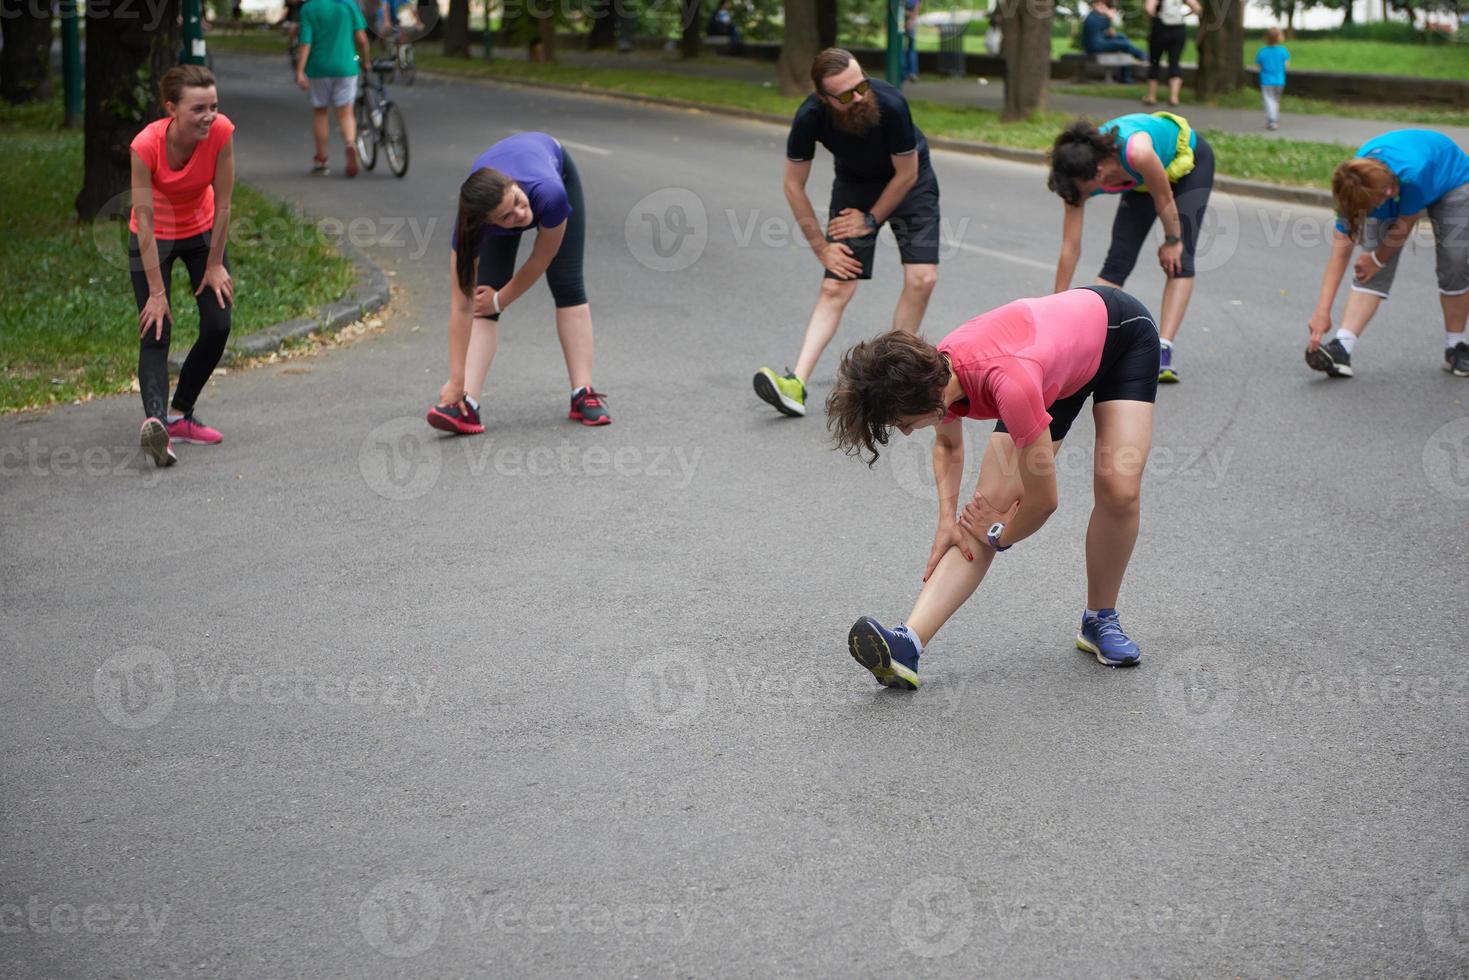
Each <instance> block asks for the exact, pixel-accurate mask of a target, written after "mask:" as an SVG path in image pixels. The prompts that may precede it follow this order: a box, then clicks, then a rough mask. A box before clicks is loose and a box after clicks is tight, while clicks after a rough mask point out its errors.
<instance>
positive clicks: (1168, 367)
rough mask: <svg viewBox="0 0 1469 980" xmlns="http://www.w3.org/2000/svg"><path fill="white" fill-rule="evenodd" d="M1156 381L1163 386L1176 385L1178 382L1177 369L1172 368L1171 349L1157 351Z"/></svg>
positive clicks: (1165, 348)
mask: <svg viewBox="0 0 1469 980" xmlns="http://www.w3.org/2000/svg"><path fill="white" fill-rule="evenodd" d="M1158 380H1159V381H1160V382H1162V383H1163V384H1177V383H1178V382H1179V380H1180V378H1179V374H1178V368H1176V367H1174V366H1173V348H1172V347H1164V348H1162V349H1160V350H1159V351H1158Z"/></svg>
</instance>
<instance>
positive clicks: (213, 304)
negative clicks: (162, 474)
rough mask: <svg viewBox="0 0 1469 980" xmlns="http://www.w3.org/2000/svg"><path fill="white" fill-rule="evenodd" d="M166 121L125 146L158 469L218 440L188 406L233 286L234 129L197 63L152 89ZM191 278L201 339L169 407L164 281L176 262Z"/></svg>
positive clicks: (205, 376) (147, 404) (144, 379)
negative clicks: (184, 449) (178, 450)
mask: <svg viewBox="0 0 1469 980" xmlns="http://www.w3.org/2000/svg"><path fill="white" fill-rule="evenodd" d="M159 89H160V91H161V94H162V97H163V108H164V110H165V111H166V112H167V113H168V115H166V116H164V117H163V118H162V119H159V120H157V121H155V122H152V123H149V124H148V125H147V126H145V127H143V131H142V132H141V133H139V134H138V135H137V137H136V138H135V139H134V140H133V143H132V153H131V158H132V187H133V213H132V221H131V224H130V226H129V227H130V228H131V230H132V235H131V236H129V240H128V261H129V268H130V269H131V270H132V278H133V293H134V295H135V296H136V297H137V300H138V335H139V337H140V338H141V341H142V346H141V349H140V350H139V352H138V387H139V388H140V389H141V391H142V394H143V414H144V415H145V416H146V419H145V421H144V422H143V430H142V435H141V441H142V445H143V448H144V449H145V450H146V451H147V452H148V455H149V456H151V457H152V458H153V462H154V463H155V464H157V465H158V466H172V465H173V464H174V463H176V462H178V457H177V456H175V455H174V452H173V441H174V440H175V439H177V440H178V441H180V442H193V443H201V444H209V443H216V442H219V441H220V440H221V439H222V438H223V437H222V436H221V435H220V434H219V433H218V432H217V431H215V430H214V429H211V428H210V427H209V426H207V425H205V424H203V423H202V422H200V421H199V420H198V419H197V418H195V416H194V402H195V401H196V400H197V399H198V397H199V393H200V392H201V391H203V390H204V385H205V383H206V382H208V380H209V376H210V375H211V374H212V373H213V372H214V368H215V366H216V365H218V364H219V358H220V356H221V355H222V354H223V353H224V344H225V341H226V340H227V339H228V338H229V335H230V309H231V307H233V306H234V293H235V286H234V282H233V280H231V279H230V273H229V264H228V262H227V260H226V257H225V240H226V239H227V237H228V234H229V221H230V195H231V194H232V193H233V192H234V186H235V153H234V145H235V144H234V138H233V136H232V135H231V134H232V133H234V131H235V126H234V124H233V123H231V122H230V121H229V119H227V118H225V116H224V115H223V114H222V113H220V111H219V97H218V95H217V94H216V93H215V87H214V75H213V74H211V73H210V71H209V70H208V69H206V68H202V67H200V66H198V65H178V66H176V67H174V68H170V69H169V70H168V72H167V73H165V74H164V76H163V79H162V81H161V82H159ZM178 259H182V260H183V263H184V267H185V268H187V269H188V270H189V283H190V285H192V286H193V289H194V297H195V302H196V303H197V304H198V307H199V339H198V340H197V341H195V342H194V346H193V347H192V348H190V350H189V356H188V358H187V359H186V360H185V361H184V366H183V369H182V370H181V371H179V381H178V387H177V388H176V389H174V393H173V409H174V413H173V414H172V415H169V414H168V413H167V405H168V344H169V335H170V333H171V332H172V328H173V313H172V312H171V310H170V308H169V303H168V293H169V280H170V278H171V276H172V273H173V264H174V262H175V260H178Z"/></svg>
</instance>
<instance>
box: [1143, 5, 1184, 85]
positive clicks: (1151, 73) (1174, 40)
mask: <svg viewBox="0 0 1469 980" xmlns="http://www.w3.org/2000/svg"><path fill="white" fill-rule="evenodd" d="M1186 30H1187V29H1186V28H1185V26H1184V25H1183V24H1162V23H1159V22H1158V21H1156V20H1154V21H1153V32H1152V33H1151V34H1149V35H1148V79H1149V80H1150V81H1157V80H1158V78H1159V77H1160V76H1161V75H1162V74H1163V56H1164V55H1165V54H1166V55H1167V56H1168V77H1169V78H1170V79H1172V78H1179V77H1181V76H1182V75H1183V69H1182V68H1180V67H1179V65H1178V62H1179V59H1181V58H1182V57H1183V45H1184V42H1185V41H1187V40H1188V35H1187V33H1186Z"/></svg>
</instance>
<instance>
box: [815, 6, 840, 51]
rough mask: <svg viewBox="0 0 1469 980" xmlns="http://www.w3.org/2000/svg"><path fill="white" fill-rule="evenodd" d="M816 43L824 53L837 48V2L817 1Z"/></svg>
mask: <svg viewBox="0 0 1469 980" xmlns="http://www.w3.org/2000/svg"><path fill="white" fill-rule="evenodd" d="M816 43H817V44H819V45H820V46H821V47H820V50H823V51H824V50H826V49H827V48H834V47H836V43H837V0H816Z"/></svg>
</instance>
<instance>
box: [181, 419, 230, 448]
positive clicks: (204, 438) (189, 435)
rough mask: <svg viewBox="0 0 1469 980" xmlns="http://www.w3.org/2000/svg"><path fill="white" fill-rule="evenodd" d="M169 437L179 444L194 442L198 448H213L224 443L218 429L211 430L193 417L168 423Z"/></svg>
mask: <svg viewBox="0 0 1469 980" xmlns="http://www.w3.org/2000/svg"><path fill="white" fill-rule="evenodd" d="M168 436H169V438H170V439H177V440H178V441H179V442H192V443H193V444H194V445H196V446H212V445H214V444H215V443H217V442H223V441H224V436H222V435H220V434H219V430H218V429H211V428H210V427H209V426H207V425H205V424H204V423H203V422H200V421H199V420H198V419H196V418H194V417H193V416H192V415H185V416H184V417H183V418H181V419H178V420H176V421H173V422H170V423H168Z"/></svg>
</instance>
